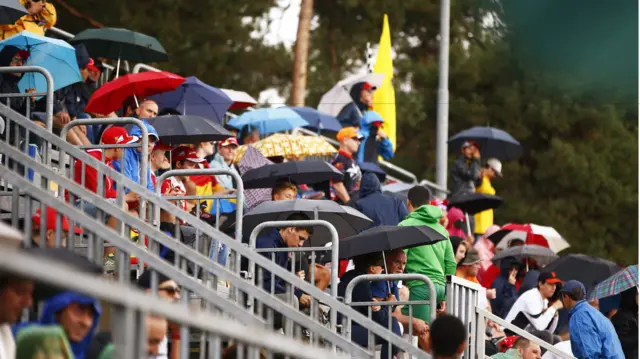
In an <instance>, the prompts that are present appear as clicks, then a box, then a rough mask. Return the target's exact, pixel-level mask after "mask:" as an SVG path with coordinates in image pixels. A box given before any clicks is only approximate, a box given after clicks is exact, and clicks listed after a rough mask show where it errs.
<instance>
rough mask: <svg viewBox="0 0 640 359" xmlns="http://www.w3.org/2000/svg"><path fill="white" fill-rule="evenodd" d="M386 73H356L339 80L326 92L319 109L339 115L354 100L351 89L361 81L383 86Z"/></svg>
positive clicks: (332, 114) (329, 113)
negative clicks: (350, 92)
mask: <svg viewBox="0 0 640 359" xmlns="http://www.w3.org/2000/svg"><path fill="white" fill-rule="evenodd" d="M383 81H384V74H368V75H355V76H351V77H349V78H347V79H345V80H342V81H340V82H338V83H337V84H336V85H335V86H333V88H332V89H331V90H329V92H327V93H325V94H324V95H323V96H322V98H321V99H320V104H318V111H320V112H324V113H326V114H328V115H331V116H334V117H335V116H338V114H339V113H340V111H341V110H342V108H343V107H344V106H345V105H347V104H349V103H351V102H353V99H351V96H350V95H349V91H351V88H352V87H353V85H355V84H357V83H359V82H368V83H370V84H371V85H372V86H374V87H380V86H382V82H383Z"/></svg>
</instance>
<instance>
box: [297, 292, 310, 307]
mask: <svg viewBox="0 0 640 359" xmlns="http://www.w3.org/2000/svg"><path fill="white" fill-rule="evenodd" d="M299 302H300V304H301V305H302V306H303V307H305V308H308V307H309V306H311V296H309V295H308V294H303V295H301V296H300V300H299Z"/></svg>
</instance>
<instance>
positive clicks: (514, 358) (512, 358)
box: [491, 349, 522, 359]
mask: <svg viewBox="0 0 640 359" xmlns="http://www.w3.org/2000/svg"><path fill="white" fill-rule="evenodd" d="M491 359H522V356H521V355H520V353H518V350H517V349H509V350H507V351H506V352H504V353H498V354H495V355H493V356H492V357H491Z"/></svg>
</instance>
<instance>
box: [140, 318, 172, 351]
mask: <svg viewBox="0 0 640 359" xmlns="http://www.w3.org/2000/svg"><path fill="white" fill-rule="evenodd" d="M145 325H146V332H147V355H149V357H151V358H159V357H160V355H161V351H160V350H161V345H162V343H163V341H164V340H166V337H167V331H168V329H169V323H168V322H167V320H166V319H164V318H161V317H158V316H155V315H148V316H147V318H146V321H145Z"/></svg>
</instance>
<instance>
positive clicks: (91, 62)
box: [87, 58, 101, 72]
mask: <svg viewBox="0 0 640 359" xmlns="http://www.w3.org/2000/svg"><path fill="white" fill-rule="evenodd" d="M87 69H88V70H91V71H95V72H98V71H101V70H100V69H99V68H98V66H96V62H95V61H94V60H93V59H92V58H89V63H88V64H87Z"/></svg>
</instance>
